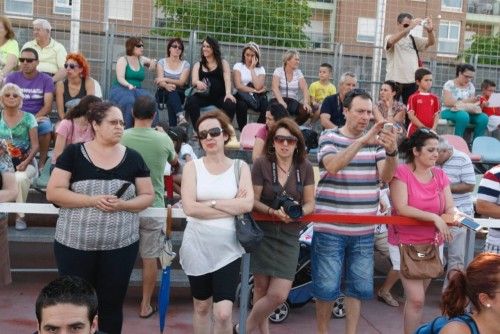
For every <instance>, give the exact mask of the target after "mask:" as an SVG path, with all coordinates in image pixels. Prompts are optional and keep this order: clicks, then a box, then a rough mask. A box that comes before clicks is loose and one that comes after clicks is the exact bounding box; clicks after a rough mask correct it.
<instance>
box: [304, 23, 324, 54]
mask: <svg viewBox="0 0 500 334" xmlns="http://www.w3.org/2000/svg"><path fill="white" fill-rule="evenodd" d="M302 31H304V33H305V34H306V35H307V37H309V39H310V40H311V42H313V45H314V47H315V48H320V47H321V44H322V43H323V42H327V41H328V35H327V34H325V33H324V32H323V21H317V20H311V22H309V25H308V26H305V27H304V29H302Z"/></svg>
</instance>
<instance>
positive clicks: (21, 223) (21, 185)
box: [0, 83, 39, 230]
mask: <svg viewBox="0 0 500 334" xmlns="http://www.w3.org/2000/svg"><path fill="white" fill-rule="evenodd" d="M23 98H24V94H23V92H22V91H21V88H19V86H17V85H16V84H13V83H7V84H5V86H3V88H2V89H1V90H0V106H2V107H3V111H2V117H1V118H0V139H5V140H6V141H7V147H8V150H9V154H10V157H11V158H12V163H13V164H14V169H15V171H16V173H15V176H16V184H17V189H18V195H17V198H16V203H26V199H27V198H28V191H29V189H30V186H31V182H32V180H33V179H34V177H35V176H36V167H35V161H34V158H35V155H36V154H37V152H38V149H39V144H38V132H37V128H38V124H37V122H36V119H35V116H34V115H33V114H31V113H29V112H25V111H22V109H21V107H22V104H23ZM26 227H27V225H26V221H25V220H24V214H22V213H18V214H16V229H17V230H25V229H26Z"/></svg>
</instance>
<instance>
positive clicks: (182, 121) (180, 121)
mask: <svg viewBox="0 0 500 334" xmlns="http://www.w3.org/2000/svg"><path fill="white" fill-rule="evenodd" d="M186 123H187V121H186V117H184V115H182V114H181V115H179V116H177V125H183V124H186Z"/></svg>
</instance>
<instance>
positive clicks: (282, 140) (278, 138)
mask: <svg viewBox="0 0 500 334" xmlns="http://www.w3.org/2000/svg"><path fill="white" fill-rule="evenodd" d="M273 139H274V142H275V143H278V144H284V143H285V141H286V142H287V143H288V144H295V143H297V140H298V139H297V137H295V136H282V135H276V136H274V138H273Z"/></svg>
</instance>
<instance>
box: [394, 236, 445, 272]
mask: <svg viewBox="0 0 500 334" xmlns="http://www.w3.org/2000/svg"><path fill="white" fill-rule="evenodd" d="M399 253H400V254H401V267H400V270H401V273H402V274H403V276H404V277H406V278H409V279H426V278H436V277H439V276H441V275H442V274H443V272H444V270H443V264H442V263H441V258H440V257H439V248H438V246H436V245H435V244H422V245H403V244H400V245H399Z"/></svg>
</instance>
